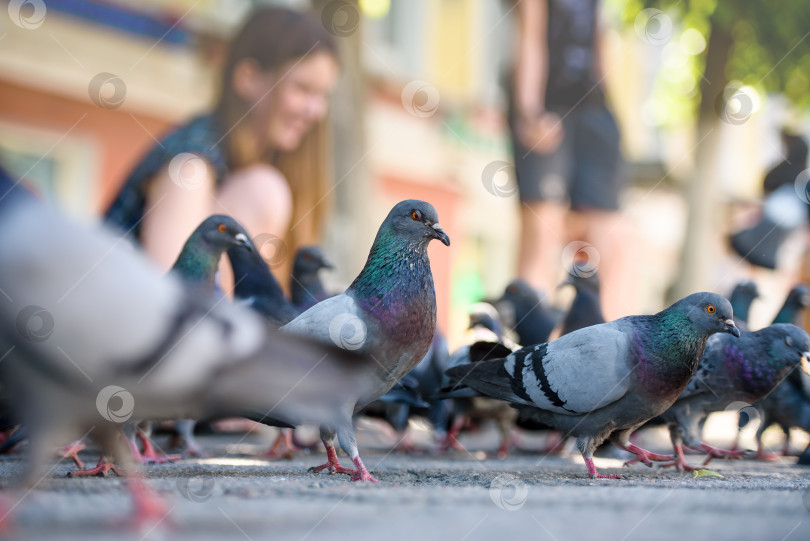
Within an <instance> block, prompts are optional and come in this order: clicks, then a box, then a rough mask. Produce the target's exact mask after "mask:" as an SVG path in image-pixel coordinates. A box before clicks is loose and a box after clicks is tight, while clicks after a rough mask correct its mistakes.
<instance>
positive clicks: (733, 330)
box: [723, 319, 740, 338]
mask: <svg viewBox="0 0 810 541" xmlns="http://www.w3.org/2000/svg"><path fill="white" fill-rule="evenodd" d="M723 324H724V325H725V328H724V329H723V332H727V333H729V334H733V335H734V336H736V337H737V338H739V337H740V329H738V328H737V326H736V325H735V324H734V320H732V319H727V320H725V321H724V322H723Z"/></svg>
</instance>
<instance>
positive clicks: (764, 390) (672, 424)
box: [662, 323, 810, 471]
mask: <svg viewBox="0 0 810 541" xmlns="http://www.w3.org/2000/svg"><path fill="white" fill-rule="evenodd" d="M808 355H810V336H808V335H807V333H806V332H805V331H804V330H802V329H800V328H799V327H797V326H795V325H791V324H789V323H777V324H774V325H771V326H769V327H765V328H764V329H761V330H759V331H756V332H748V331H743V332H742V334H741V336H740V338H739V339H735V338H732V337H730V336H728V335H717V336H716V337H715V338H713V339H712V340H710V341H709V344H708V345H707V346H706V351H705V353H704V355H703V357H702V358H701V360H700V365H699V366H698V369H697V372H696V373H695V375H694V377H693V378H692V380H691V381H690V382H689V385H687V386H686V389H684V391H683V392H682V393H681V396H680V397H678V400H677V401H675V403H674V404H673V405H672V407H670V408H669V409H668V410H667V411H666V412H665V413H664V414H663V415H662V418H663V419H664V420H665V421H666V422H667V423H668V425H669V431H670V438H671V439H672V446H673V447H674V449H675V453H676V455H677V458H676V459H675V461H673V463H672V464H671V465H672V466H675V467H676V468H678V469H684V470H687V471H692V470H695V469H697V468H693V467H691V466H688V465H687V464H686V462H685V461H684V458H683V447H684V446H685V447H687V448H690V449H693V450H701V451H704V452H706V453H709V457H708V459H707V463H708V461H709V460H711V459H712V458H739V457H741V456H743V455H744V454H745V452H744V451H725V450H722V449H716V448H714V447H711V446H709V445H707V444H705V443H703V442H702V441H701V438H700V433H699V424H700V421H701V420H702V419H705V418H706V417H707V416H708V415H709V414H710V413H712V412H715V411H723V410H724V409H726V408H728V407H729V405H732V404H735V403H736V404H739V403H744V404H752V403H753V402H755V401H756V400H759V399H760V398H762V397H764V396H766V395H767V394H768V393H770V392H771V391H773V390H774V388H775V387H776V386H777V385H778V384H779V383H780V382H781V381H782V380H783V379H784V378H785V376H787V375H788V373H789V371H791V370H793V369H794V368H796V367H797V366H802V368H803V369H804V370H806V371H807V372H808V374H810V361H808V359H807V356H808Z"/></svg>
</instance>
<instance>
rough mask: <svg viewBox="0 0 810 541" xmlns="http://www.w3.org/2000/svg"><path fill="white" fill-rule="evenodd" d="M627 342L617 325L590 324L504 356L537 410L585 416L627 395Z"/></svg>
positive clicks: (628, 370) (628, 365)
mask: <svg viewBox="0 0 810 541" xmlns="http://www.w3.org/2000/svg"><path fill="white" fill-rule="evenodd" d="M631 340H632V338H631V336H630V335H629V334H628V332H627V331H626V330H624V329H622V328H621V327H620V326H619V325H618V324H616V323H615V322H611V323H605V324H602V325H594V326H591V327H586V328H584V329H580V330H578V331H575V332H573V333H570V334H567V335H565V336H562V337H560V338H558V339H557V340H555V341H553V342H551V343H549V344H540V345H538V346H530V347H527V348H524V349H522V350H519V351H517V352H515V353H513V354H512V355H510V356H509V357H507V359H506V361H505V363H504V367H505V368H506V371H507V372H508V373H509V374H510V375H511V376H512V378H513V379H514V380H516V381H515V382H516V383H517V382H518V381H519V382H520V384H521V385H522V390H523V393H525V396H524V399H528V400H529V401H530V402H531V403H532V404H534V405H536V406H537V407H539V408H541V409H544V410H547V411H552V412H556V413H561V414H563V415H579V414H584V413H588V412H591V411H594V410H597V409H600V408H603V407H605V406H607V405H608V404H611V403H612V402H615V401H616V400H618V399H620V398H621V397H622V396H624V395H625V394H626V393H627V391H628V389H629V388H630V374H631V368H630V364H629V362H628V356H629V352H630V344H631ZM513 387H514V385H513Z"/></svg>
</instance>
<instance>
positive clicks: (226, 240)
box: [142, 214, 255, 459]
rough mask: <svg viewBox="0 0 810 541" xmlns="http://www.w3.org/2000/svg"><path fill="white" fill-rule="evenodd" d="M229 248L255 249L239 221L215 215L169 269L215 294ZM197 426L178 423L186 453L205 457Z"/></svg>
mask: <svg viewBox="0 0 810 541" xmlns="http://www.w3.org/2000/svg"><path fill="white" fill-rule="evenodd" d="M228 249H242V250H250V251H254V250H255V249H254V247H253V246H252V243H251V242H250V240H249V237H248V233H247V231H245V228H244V227H242V225H241V224H239V222H237V221H236V220H234V219H233V218H231V217H230V216H226V215H223V214H214V215H213V216H209V217H208V218H206V219H205V220H203V222H202V223H200V225H198V226H197V228H196V229H195V230H194V231H193V232H192V233H191V235H190V236H189V237H188V239H187V240H186V242H185V244H183V248H182V249H181V250H180V254H179V255H178V256H177V260H176V261H175V262H174V264H173V265H172V268H171V271H170V272H173V273H175V274H176V275H177V276H179V277H180V278H182V279H183V280H185V281H187V282H189V283H191V284H194V285H195V286H197V287H199V288H201V289H202V290H204V291H205V292H206V293H207V294H209V295H213V294H214V293H215V290H216V275H217V269H218V268H219V261H220V259H222V254H223V253H224V252H225V250H228ZM195 425H196V421H194V420H193V419H180V420H178V421H176V422H175V429H176V430H177V432H178V434H179V435H180V438H181V440H182V441H183V447H184V449H185V451H184V452H185V453H186V454H187V455H190V456H203V455H204V452H203V451H202V449H201V448H200V446H199V444H197V441H196V440H195V439H194V427H195ZM142 441H144V442H145V443H144V444H145V445H146V448H145V449H144V453H143V454H144V457H145V458H147V459H150V458H151V459H154V458H155V452H154V450H153V449H152V447H151V445H149V440H148V439H142Z"/></svg>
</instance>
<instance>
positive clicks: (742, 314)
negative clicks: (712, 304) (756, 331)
mask: <svg viewBox="0 0 810 541" xmlns="http://www.w3.org/2000/svg"><path fill="white" fill-rule="evenodd" d="M758 297H759V290H758V289H757V285H756V284H755V283H754V282H750V281H747V280H746V281H742V282H740V283H739V284H737V285H736V286H734V289H733V290H732V291H731V295H729V296H728V301H729V302H730V303H731V309H732V310H734V323H735V324H736V325H737V328H738V329H740V330H741V331H747V330H749V328H748V312H749V311H750V309H751V303H753V302H754V299H756V298H758Z"/></svg>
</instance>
